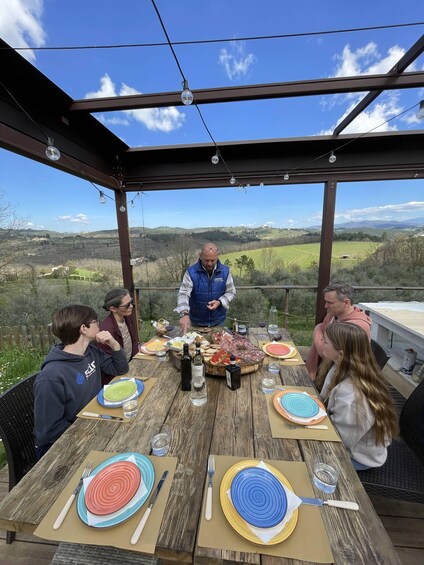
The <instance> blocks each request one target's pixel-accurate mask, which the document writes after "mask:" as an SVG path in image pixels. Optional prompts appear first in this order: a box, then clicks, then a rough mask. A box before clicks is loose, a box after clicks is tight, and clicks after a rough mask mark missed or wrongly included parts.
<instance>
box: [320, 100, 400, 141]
mask: <svg viewBox="0 0 424 565" xmlns="http://www.w3.org/2000/svg"><path fill="white" fill-rule="evenodd" d="M361 98H362V96H361V97H358V98H356V99H355V100H354V101H353V102H352V101H350V104H349V106H348V108H347V109H346V111H345V112H344V114H343V115H342V116H341V117H340V118H339V120H338V121H337V123H336V124H334V125H333V126H331V127H330V128H329V129H327V130H323V131H321V132H320V133H319V134H318V135H331V134H332V133H333V130H334V128H335V127H336V125H338V124H339V123H340V122H341V121H342V120H344V118H345V117H346V116H347V115H348V114H349V113H350V112H351V111H352V110H353V108H354V107H355V106H356V105H357V104H358V102H359V101H360V99H361ZM403 109H404V108H403V106H401V105H400V104H399V96H398V94H397V93H395V92H389V93H387V94H385V95H383V96H382V97H381V100H380V101H378V102H375V103H374V104H373V105H372V106H371V107H368V108H366V109H365V110H363V111H362V112H361V113H360V114H359V116H357V117H356V118H355V119H354V120H353V122H351V123H350V124H349V125H348V126H347V127H346V128H345V129H344V130H343V133H364V132H367V131H370V130H372V131H373V132H381V131H396V130H397V126H396V124H394V123H393V124H392V123H390V122H389V123H385V122H386V121H387V120H388V119H389V118H392V117H393V116H397V115H398V114H400V112H402V111H403Z"/></svg>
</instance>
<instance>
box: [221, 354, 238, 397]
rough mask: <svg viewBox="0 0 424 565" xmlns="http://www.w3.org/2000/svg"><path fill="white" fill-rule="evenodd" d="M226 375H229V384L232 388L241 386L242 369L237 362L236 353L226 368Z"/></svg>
mask: <svg viewBox="0 0 424 565" xmlns="http://www.w3.org/2000/svg"><path fill="white" fill-rule="evenodd" d="M225 376H226V377H227V386H228V387H229V388H230V389H231V390H237V389H238V388H240V379H241V369H240V367H239V365H237V364H236V358H235V357H234V355H231V357H230V365H229V366H228V367H227V368H226V369H225Z"/></svg>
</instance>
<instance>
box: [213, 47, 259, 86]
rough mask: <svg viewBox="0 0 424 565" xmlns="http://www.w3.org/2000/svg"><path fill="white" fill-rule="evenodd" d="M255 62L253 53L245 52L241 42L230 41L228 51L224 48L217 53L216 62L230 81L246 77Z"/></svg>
mask: <svg viewBox="0 0 424 565" xmlns="http://www.w3.org/2000/svg"><path fill="white" fill-rule="evenodd" d="M255 61H256V57H255V56H254V55H253V53H246V52H245V43H244V42H243V41H231V43H230V49H229V50H228V49H226V48H225V47H224V48H223V49H221V50H220V52H219V59H218V62H219V64H220V65H222V66H223V67H224V69H225V72H226V74H227V76H228V78H229V79H230V80H234V79H238V78H241V77H244V76H246V75H247V73H248V72H249V68H250V67H251V65H253V63H254V62H255Z"/></svg>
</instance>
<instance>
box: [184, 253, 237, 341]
mask: <svg viewBox="0 0 424 565" xmlns="http://www.w3.org/2000/svg"><path fill="white" fill-rule="evenodd" d="M218 255H219V251H218V247H217V246H216V245H215V244H214V243H205V245H204V246H203V247H202V250H201V251H200V255H199V260H198V261H197V263H194V265H191V266H190V267H189V268H188V269H187V270H186V272H185V273H184V278H183V282H182V284H181V287H180V291H179V293H178V299H177V307H176V308H175V310H174V312H178V314H179V316H180V326H181V329H182V331H183V334H185V333H186V332H187V330H188V328H189V326H190V322H191V323H192V324H193V325H195V326H207V327H210V326H219V325H221V324H223V323H224V320H225V318H226V316H227V309H228V307H229V305H230V302H231V300H232V299H233V298H234V296H235V295H236V289H235V286H234V282H233V277H232V276H231V273H230V269H229V267H227V265H223V264H222V263H221V262H220V260H219V259H218Z"/></svg>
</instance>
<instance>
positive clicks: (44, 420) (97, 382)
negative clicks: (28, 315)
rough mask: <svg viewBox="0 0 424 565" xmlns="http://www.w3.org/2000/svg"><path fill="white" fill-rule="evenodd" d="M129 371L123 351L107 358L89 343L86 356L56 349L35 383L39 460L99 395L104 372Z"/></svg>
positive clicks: (60, 346)
mask: <svg viewBox="0 0 424 565" xmlns="http://www.w3.org/2000/svg"><path fill="white" fill-rule="evenodd" d="M128 369H129V367H128V361H127V358H126V356H125V352H124V351H123V350H122V349H120V350H119V351H113V352H112V354H111V355H107V354H106V353H104V352H103V351H100V349H98V348H97V347H95V345H93V344H91V343H90V344H89V346H88V347H87V350H86V352H85V354H84V355H74V354H72V353H68V352H66V351H63V344H60V345H54V346H53V347H52V349H51V350H50V352H49V353H48V355H47V357H46V358H45V359H44V361H43V363H42V365H41V372H40V374H39V375H38V376H37V378H36V379H35V383H34V396H35V398H34V419H35V425H34V435H35V449H36V453H37V457H41V456H42V455H44V453H45V452H46V451H47V450H48V449H49V448H50V447H51V446H52V445H53V443H54V442H55V441H56V440H57V439H58V438H59V437H60V436H61V435H62V434H63V432H64V431H65V430H66V429H67V428H69V426H70V425H71V424H72V422H74V420H75V418H76V416H77V414H78V412H80V410H82V408H84V406H85V405H86V404H88V403H89V402H90V400H92V399H93V398H94V397H95V396H96V395H97V394H98V392H99V391H100V389H101V388H102V383H101V370H104V371H106V372H107V373H109V374H113V375H115V376H116V375H123V374H124V373H127V372H128Z"/></svg>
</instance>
